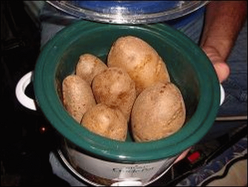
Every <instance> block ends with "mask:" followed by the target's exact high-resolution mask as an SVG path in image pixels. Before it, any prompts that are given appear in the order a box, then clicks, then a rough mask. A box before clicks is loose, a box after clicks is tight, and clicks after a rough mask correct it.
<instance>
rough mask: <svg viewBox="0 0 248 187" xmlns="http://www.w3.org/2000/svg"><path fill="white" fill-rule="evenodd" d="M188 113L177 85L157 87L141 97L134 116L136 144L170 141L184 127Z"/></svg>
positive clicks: (170, 84) (156, 85) (132, 122)
mask: <svg viewBox="0 0 248 187" xmlns="http://www.w3.org/2000/svg"><path fill="white" fill-rule="evenodd" d="M185 118H186V109H185V104H184V100H183V97H182V95H181V92H180V90H179V89H178V88H177V87H176V86H175V85H174V84H173V83H160V82H159V83H156V84H155V85H153V86H151V87H148V88H146V89H145V90H144V91H143V92H141V93H140V95H139V96H138V97H137V99H136V101H135V103H134V105H133V110H132V114H131V127H132V133H133V137H134V139H135V141H137V142H146V141H152V140H158V139H161V138H165V137H168V136H170V135H172V134H174V133H175V132H176V131H178V130H179V129H180V128H181V127H182V126H183V124H184V122H185Z"/></svg>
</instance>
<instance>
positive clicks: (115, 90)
mask: <svg viewBox="0 0 248 187" xmlns="http://www.w3.org/2000/svg"><path fill="white" fill-rule="evenodd" d="M92 91H93V94H94V96H95V99H96V102H97V103H105V104H106V105H107V106H110V107H112V108H118V109H119V110H120V111H121V112H122V113H123V114H124V116H125V118H126V119H127V120H129V118H130V113H131V110H132V106H133V103H134V101H135V99H136V91H135V83H134V81H133V80H132V79H131V78H130V77H129V75H128V74H127V72H126V71H124V70H122V69H121V68H117V67H111V68H108V69H106V70H104V71H102V72H101V73H100V74H98V75H96V76H95V78H94V79H93V81H92Z"/></svg>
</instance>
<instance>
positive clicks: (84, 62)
mask: <svg viewBox="0 0 248 187" xmlns="http://www.w3.org/2000/svg"><path fill="white" fill-rule="evenodd" d="M104 69H107V65H106V64H105V63H104V62H103V61H102V60H101V59H99V58H98V57H96V56H94V55H92V54H88V53H86V54H83V55H81V56H80V57H79V61H78V63H77V65H76V75H78V76H79V77H81V78H82V79H84V80H86V81H87V82H88V83H89V84H91V82H92V80H93V78H94V77H95V76H96V75H97V74H98V73H100V72H102V71H103V70H104Z"/></svg>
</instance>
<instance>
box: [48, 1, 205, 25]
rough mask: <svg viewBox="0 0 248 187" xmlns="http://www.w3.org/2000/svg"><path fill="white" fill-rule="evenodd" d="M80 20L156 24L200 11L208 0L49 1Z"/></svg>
mask: <svg viewBox="0 0 248 187" xmlns="http://www.w3.org/2000/svg"><path fill="white" fill-rule="evenodd" d="M47 2H48V3H49V4H50V5H52V6H54V7H55V8H57V9H59V10H61V11H63V12H64V13H67V14H69V15H71V16H74V17H76V18H79V19H86V20H91V21H97V22H105V23H117V24H144V23H157V22H162V21H166V20H171V19H175V18H179V17H181V16H184V15H186V14H189V13H191V12H193V11H195V10H198V9H199V8H201V7H202V6H204V5H205V4H206V3H207V2H208V1H47Z"/></svg>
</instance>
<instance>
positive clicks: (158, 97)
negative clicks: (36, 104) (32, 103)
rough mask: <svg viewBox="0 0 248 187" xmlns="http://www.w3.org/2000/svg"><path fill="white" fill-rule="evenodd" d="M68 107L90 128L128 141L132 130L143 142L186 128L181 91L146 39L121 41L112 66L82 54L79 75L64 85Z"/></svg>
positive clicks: (111, 59)
mask: <svg viewBox="0 0 248 187" xmlns="http://www.w3.org/2000/svg"><path fill="white" fill-rule="evenodd" d="M62 92H63V93H62V95H63V104H64V106H65V108H66V110H67V111H68V112H69V114H70V115H71V116H72V117H73V118H74V119H75V120H76V121H77V122H78V123H80V124H81V125H82V126H84V127H85V128H87V129H88V130H90V131H92V132H94V133H96V134H98V135H101V136H104V137H107V138H110V139H114V140H119V141H125V140H126V137H127V132H128V129H129V126H130V130H131V132H132V135H133V138H134V140H135V141H137V142H147V141H153V140H158V139H161V138H165V137H167V136H169V135H171V134H173V133H175V132H176V131H178V130H179V129H180V128H181V127H182V126H183V124H184V122H185V118H186V109H185V104H184V100H183V97H182V94H181V92H180V90H179V89H178V88H177V87H176V85H175V84H173V83H172V82H171V81H170V76H169V73H168V71H167V67H166V64H165V63H164V62H163V59H162V58H161V57H160V56H159V54H158V53H157V52H156V51H155V49H154V48H153V47H151V46H150V45H149V44H148V43H147V42H145V41H144V40H142V39H140V38H138V37H134V36H124V37H120V38H118V39H117V40H116V41H115V42H114V43H113V45H112V47H111V49H110V51H109V54H108V57H107V62H106V64H105V63H104V62H103V61H102V60H100V59H99V58H98V57H96V56H94V55H92V54H82V55H81V56H80V57H79V61H78V63H77V65H76V67H75V74H73V75H69V76H67V77H66V78H65V79H64V80H63V83H62Z"/></svg>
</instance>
